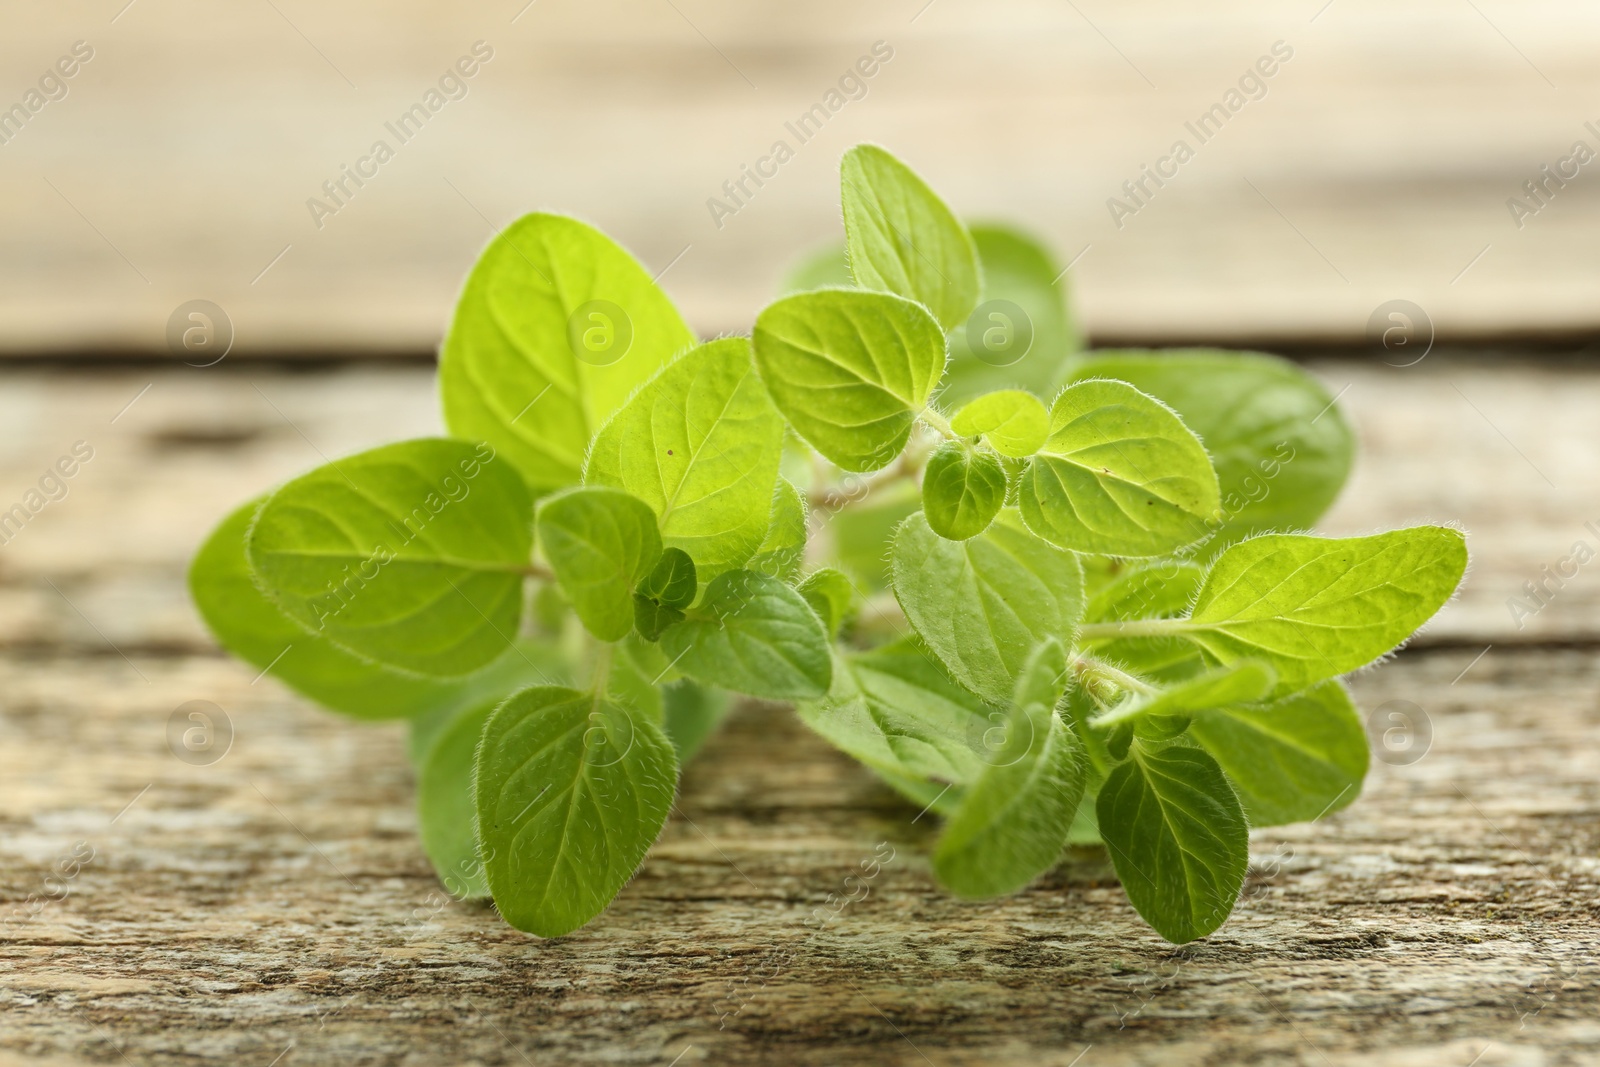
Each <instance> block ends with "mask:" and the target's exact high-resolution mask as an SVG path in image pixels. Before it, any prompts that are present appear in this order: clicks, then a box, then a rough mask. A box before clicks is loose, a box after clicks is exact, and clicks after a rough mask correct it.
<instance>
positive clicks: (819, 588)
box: [796, 567, 856, 637]
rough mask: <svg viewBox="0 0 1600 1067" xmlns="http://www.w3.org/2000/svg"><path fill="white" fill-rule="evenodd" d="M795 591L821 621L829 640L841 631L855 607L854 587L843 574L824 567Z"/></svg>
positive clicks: (808, 577) (809, 575) (810, 575)
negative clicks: (804, 599)
mask: <svg viewBox="0 0 1600 1067" xmlns="http://www.w3.org/2000/svg"><path fill="white" fill-rule="evenodd" d="M796 588H797V590H798V592H799V593H800V595H801V596H803V597H805V598H806V603H807V604H810V605H811V610H812V611H814V612H816V613H817V618H819V619H821V620H822V626H823V628H824V629H825V630H827V631H828V636H829V637H834V636H836V635H837V634H838V633H839V627H840V626H842V625H844V621H845V619H847V618H848V617H849V616H850V612H851V610H852V609H853V608H854V607H855V599H856V587H855V584H854V583H853V582H851V581H850V579H849V578H848V577H847V576H845V575H844V574H843V573H841V572H839V571H836V570H834V569H833V568H831V567H824V568H822V569H821V570H819V571H813V572H812V573H811V574H808V575H806V578H805V581H803V582H801V583H800V584H799V586H797V587H796Z"/></svg>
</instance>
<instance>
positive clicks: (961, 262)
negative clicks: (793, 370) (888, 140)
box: [839, 145, 980, 330]
mask: <svg viewBox="0 0 1600 1067" xmlns="http://www.w3.org/2000/svg"><path fill="white" fill-rule="evenodd" d="M839 173H840V179H841V181H840V185H841V196H840V199H841V200H842V201H843V203H844V237H845V243H846V247H847V248H848V249H849V253H850V273H851V275H852V276H854V278H855V280H856V284H857V285H860V286H861V287H862V288H864V289H876V290H879V291H880V292H885V293H894V294H896V295H897V296H903V297H905V298H906V299H908V300H915V301H917V302H918V303H919V304H921V305H922V306H923V307H925V308H927V309H928V310H929V311H931V312H933V317H934V318H935V319H937V320H938V321H939V325H940V326H941V327H943V328H944V329H946V330H953V329H955V328H956V327H957V326H959V325H961V324H962V323H963V322H965V321H966V318H967V316H968V315H969V314H971V313H972V309H973V308H974V307H976V306H977V303H978V289H979V286H980V280H979V274H978V250H977V248H976V247H974V245H973V243H972V237H971V236H970V235H969V234H968V233H967V228H966V227H965V226H963V225H961V223H960V222H959V221H957V219H956V217H955V215H953V214H952V213H951V211H950V209H949V208H948V207H946V206H945V204H944V201H943V200H940V199H939V197H938V196H937V195H936V194H935V193H934V191H933V190H932V189H929V188H928V187H927V185H926V184H924V183H923V181H922V179H921V178H919V177H917V176H916V175H915V174H913V173H912V172H911V168H910V167H907V166H906V165H905V164H904V163H902V162H900V161H899V160H898V159H896V158H894V157H893V156H891V155H890V154H889V153H888V152H885V151H884V150H883V149H881V148H879V147H877V146H876V145H857V146H856V147H855V148H852V149H851V150H850V151H848V152H846V153H845V156H844V163H843V164H842V165H841V166H840V168H839Z"/></svg>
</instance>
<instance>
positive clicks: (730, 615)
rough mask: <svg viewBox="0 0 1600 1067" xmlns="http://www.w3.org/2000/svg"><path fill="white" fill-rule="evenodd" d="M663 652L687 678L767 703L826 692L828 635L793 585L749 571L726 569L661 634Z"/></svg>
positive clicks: (828, 668) (830, 666)
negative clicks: (694, 605) (690, 608)
mask: <svg viewBox="0 0 1600 1067" xmlns="http://www.w3.org/2000/svg"><path fill="white" fill-rule="evenodd" d="M661 650H662V651H663V652H664V653H666V655H667V657H668V658H669V659H670V660H671V661H672V662H673V664H674V665H676V666H677V668H678V670H680V671H682V672H683V673H684V674H687V675H688V676H689V677H691V678H696V679H699V680H700V681H702V682H705V683H706V684H708V685H724V686H727V687H728V688H730V689H735V690H737V691H739V692H741V693H749V694H750V695H752V696H759V697H767V698H769V699H771V700H806V699H810V698H812V697H818V696H821V695H822V694H823V693H826V692H827V691H828V682H829V679H830V678H831V676H832V663H831V661H830V659H829V654H828V632H827V631H826V630H824V629H823V627H822V622H821V620H819V619H818V618H817V615H816V612H814V611H812V610H811V605H809V604H807V603H806V600H805V597H803V596H801V595H800V594H799V593H798V592H797V591H795V590H794V589H793V588H792V587H790V586H788V585H785V584H784V583H783V582H780V581H778V580H777V579H776V578H768V577H767V576H766V575H764V574H757V573H756V572H754V571H728V572H727V573H726V574H723V575H721V576H719V577H718V578H717V579H716V580H715V581H713V582H712V583H711V584H710V585H709V586H707V587H706V595H705V599H704V601H703V602H702V603H701V604H700V605H699V606H698V607H697V608H695V609H694V610H693V611H691V612H690V613H689V617H688V618H687V619H685V620H684V621H683V622H681V623H679V624H678V625H676V626H673V627H671V628H670V629H668V630H667V631H666V632H665V633H663V634H662V635H661Z"/></svg>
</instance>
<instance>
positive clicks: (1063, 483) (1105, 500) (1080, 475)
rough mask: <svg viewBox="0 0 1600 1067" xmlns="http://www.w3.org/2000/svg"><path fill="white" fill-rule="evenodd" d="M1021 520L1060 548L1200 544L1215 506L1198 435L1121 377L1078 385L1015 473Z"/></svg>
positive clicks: (1129, 550)
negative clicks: (1023, 467) (1019, 478)
mask: <svg viewBox="0 0 1600 1067" xmlns="http://www.w3.org/2000/svg"><path fill="white" fill-rule="evenodd" d="M1020 499H1021V502H1022V517H1023V519H1025V520H1026V521H1027V523H1028V526H1029V528H1030V529H1032V530H1033V531H1034V532H1035V533H1037V534H1038V535H1039V536H1040V537H1043V538H1045V539H1047V540H1049V541H1052V542H1054V543H1055V544H1058V545H1060V546H1061V547H1062V548H1070V549H1072V550H1073V551H1075V552H1095V553H1100V554H1103V555H1116V556H1156V555H1160V554H1162V553H1165V552H1172V551H1174V550H1176V549H1179V548H1182V547H1183V546H1185V545H1188V544H1192V543H1193V542H1195V541H1198V540H1200V538H1202V537H1204V536H1205V534H1206V533H1207V532H1208V531H1207V527H1206V521H1207V520H1209V519H1211V518H1213V516H1215V514H1216V512H1217V508H1218V506H1219V498H1218V495H1217V476H1216V473H1215V472H1214V471H1213V470H1212V469H1211V461H1210V459H1208V458H1207V457H1206V450H1205V448H1204V447H1203V446H1202V445H1201V444H1200V440H1199V438H1197V437H1195V435H1194V433H1193V432H1191V431H1190V430H1189V428H1188V427H1187V426H1185V425H1184V424H1183V421H1182V420H1181V419H1179V418H1178V416H1177V415H1175V414H1173V412H1172V410H1171V409H1170V408H1167V407H1165V406H1164V405H1162V404H1161V402H1160V401H1158V400H1155V399H1153V398H1151V397H1148V396H1146V395H1145V394H1143V393H1141V392H1139V390H1137V389H1135V388H1134V387H1133V386H1131V385H1127V384H1125V383H1123V382H1112V381H1090V382H1079V383H1078V384H1076V385H1073V386H1070V387H1068V388H1067V389H1066V390H1064V391H1063V392H1062V393H1061V395H1060V396H1058V397H1056V402H1055V404H1054V405H1053V406H1052V407H1051V409H1050V436H1049V437H1047V438H1045V442H1044V444H1043V445H1041V446H1040V447H1039V451H1038V453H1037V454H1036V455H1035V456H1034V457H1033V458H1032V459H1031V460H1029V461H1028V467H1027V470H1026V471H1024V472H1023V475H1022V485H1021V496H1020Z"/></svg>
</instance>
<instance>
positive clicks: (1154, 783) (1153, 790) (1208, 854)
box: [1095, 745, 1250, 945]
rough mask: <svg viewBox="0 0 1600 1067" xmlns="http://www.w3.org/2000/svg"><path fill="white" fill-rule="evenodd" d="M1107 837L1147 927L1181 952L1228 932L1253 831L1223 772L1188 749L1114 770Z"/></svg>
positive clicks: (1105, 818)
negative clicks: (1224, 925)
mask: <svg viewBox="0 0 1600 1067" xmlns="http://www.w3.org/2000/svg"><path fill="white" fill-rule="evenodd" d="M1095 814H1096V815H1097V817H1098V818H1099V822H1100V836H1101V838H1102V839H1103V840H1104V841H1105V843H1106V847H1107V849H1109V851H1110V853H1111V863H1112V866H1114V867H1115V868H1116V871H1117V877H1118V878H1120V879H1121V880H1122V888H1123V890H1124V891H1125V892H1126V893H1127V894H1128V899H1129V900H1130V901H1131V902H1132V903H1133V906H1134V908H1135V909H1137V910H1138V912H1139V914H1140V915H1141V916H1143V917H1144V920H1145V922H1147V923H1149V924H1150V925H1151V926H1153V927H1154V928H1155V931H1156V933H1158V934H1160V935H1161V936H1162V937H1164V938H1166V939H1167V940H1168V941H1171V942H1174V943H1175V944H1179V945H1182V944H1187V943H1188V942H1190V941H1193V940H1194V939H1195V938H1197V937H1204V936H1206V935H1207V934H1209V933H1211V932H1212V931H1213V930H1215V929H1216V928H1217V927H1219V926H1221V925H1222V923H1223V921H1224V920H1225V919H1227V917H1228V915H1229V913H1230V912H1232V911H1233V905H1234V902H1235V901H1237V900H1238V899H1239V890H1240V889H1241V888H1242V887H1243V885H1244V875H1245V869H1246V868H1247V867H1248V866H1249V863H1250V828H1249V826H1248V825H1247V824H1246V822H1245V817H1244V810H1243V809H1242V808H1240V806H1239V798H1238V797H1237V796H1235V795H1234V792H1233V787H1232V786H1230V785H1229V784H1228V780H1227V778H1226V777H1225V776H1224V775H1223V773H1222V769H1221V768H1220V767H1218V766H1217V763H1216V761H1215V760H1213V759H1212V758H1211V757H1210V756H1208V755H1206V754H1205V753H1204V752H1202V751H1200V750H1199V749H1195V748H1188V747H1185V746H1182V745H1173V746H1169V747H1166V748H1162V749H1159V750H1151V749H1149V748H1147V747H1145V746H1143V745H1135V746H1134V749H1133V758H1132V759H1130V760H1128V761H1127V762H1126V763H1123V764H1120V765H1119V766H1117V767H1116V768H1115V769H1114V770H1112V772H1111V775H1110V777H1108V778H1107V779H1106V782H1105V785H1103V786H1101V788H1100V796H1099V798H1098V800H1097V801H1096V803H1095Z"/></svg>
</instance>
